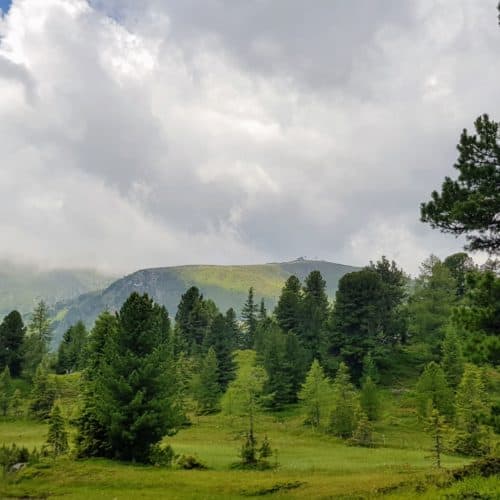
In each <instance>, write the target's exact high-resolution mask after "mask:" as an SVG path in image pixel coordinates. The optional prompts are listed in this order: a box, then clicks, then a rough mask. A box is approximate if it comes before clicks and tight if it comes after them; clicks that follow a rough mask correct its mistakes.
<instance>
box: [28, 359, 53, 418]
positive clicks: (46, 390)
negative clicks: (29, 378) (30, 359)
mask: <svg viewBox="0 0 500 500" xmlns="http://www.w3.org/2000/svg"><path fill="white" fill-rule="evenodd" d="M55 399H56V387H55V384H54V381H53V380H52V379H51V378H50V377H49V372H48V369H47V367H46V366H45V363H40V364H39V365H38V368H37V369H36V372H35V376H34V378H33V387H32V389H31V398H30V406H29V409H30V413H31V414H32V415H33V416H34V417H36V418H38V419H39V420H45V419H47V418H48V417H49V416H50V411H51V409H52V405H53V404H54V401H55Z"/></svg>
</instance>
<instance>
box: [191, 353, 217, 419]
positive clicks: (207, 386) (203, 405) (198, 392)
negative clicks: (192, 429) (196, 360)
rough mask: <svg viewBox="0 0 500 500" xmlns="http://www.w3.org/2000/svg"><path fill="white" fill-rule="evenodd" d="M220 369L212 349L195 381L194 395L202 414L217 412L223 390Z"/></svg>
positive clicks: (204, 359)
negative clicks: (220, 381)
mask: <svg viewBox="0 0 500 500" xmlns="http://www.w3.org/2000/svg"><path fill="white" fill-rule="evenodd" d="M218 379H219V368H218V366H217V356H216V354H215V351H214V348H213V347H210V348H209V349H208V352H207V354H206V356H205V357H204V358H203V360H202V361H201V365H200V370H199V373H197V374H195V377H194V380H193V395H194V398H195V401H196V403H197V411H198V413H200V414H208V413H213V412H215V411H216V410H217V406H218V403H219V398H220V395H221V388H220V385H219V381H218Z"/></svg>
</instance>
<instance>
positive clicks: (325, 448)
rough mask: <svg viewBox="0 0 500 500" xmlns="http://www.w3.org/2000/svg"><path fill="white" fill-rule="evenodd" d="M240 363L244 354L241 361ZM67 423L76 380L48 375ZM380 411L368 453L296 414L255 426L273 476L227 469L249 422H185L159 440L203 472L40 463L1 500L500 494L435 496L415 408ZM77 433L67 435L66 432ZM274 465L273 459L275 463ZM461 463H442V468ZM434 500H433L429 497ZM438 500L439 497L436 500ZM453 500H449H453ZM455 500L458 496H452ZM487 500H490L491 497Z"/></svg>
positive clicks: (39, 434) (4, 488)
mask: <svg viewBox="0 0 500 500" xmlns="http://www.w3.org/2000/svg"><path fill="white" fill-rule="evenodd" d="M239 355H240V361H241V362H245V352H242V353H239ZM55 378H56V380H57V385H58V388H59V396H60V399H59V400H60V404H61V407H62V409H63V412H64V415H65V416H66V418H67V420H68V421H71V419H72V418H73V417H74V416H75V412H76V406H77V403H76V402H77V392H78V382H79V375H78V374H71V375H64V376H55ZM382 400H383V408H384V411H383V413H382V416H381V419H380V421H379V422H377V423H376V424H375V438H376V442H377V444H378V446H377V447H375V448H369V449H367V448H358V447H351V446H347V445H346V444H345V443H344V442H342V441H341V440H339V439H337V438H334V437H332V436H329V435H327V434H325V433H322V432H319V431H314V430H313V429H311V428H310V427H307V426H304V425H303V415H302V414H301V409H300V408H299V407H290V408H288V409H287V410H286V411H283V412H281V413H274V414H270V413H264V414H261V415H259V416H258V417H257V419H256V423H255V430H256V435H257V438H258V439H259V440H262V439H263V438H264V436H266V435H267V436H268V438H269V440H270V442H271V446H272V448H273V449H277V450H278V451H277V461H278V463H279V465H278V467H276V468H273V469H271V470H266V471H244V470H237V469H233V468H232V465H233V464H234V463H235V462H236V461H237V459H238V451H239V449H240V447H241V444H242V441H243V437H244V433H245V429H246V425H247V422H246V421H245V419H244V418H242V417H236V416H224V415H220V414H218V415H211V416H195V415H192V416H191V420H192V425H191V426H189V427H186V428H183V429H181V430H180V431H179V432H178V433H177V434H176V435H174V436H172V437H166V438H165V439H164V440H163V442H164V443H165V444H170V445H171V446H172V447H173V448H174V451H175V452H176V453H177V454H178V455H182V454H184V455H194V456H196V457H197V458H198V459H199V460H200V461H201V462H203V463H204V464H206V465H207V467H208V470H205V471H185V470H178V469H175V468H174V469H162V468H156V467H147V466H139V465H134V464H124V463H118V462H114V461H110V460H102V459H94V460H71V459H69V458H61V459H57V460H52V459H44V460H43V461H42V462H40V463H39V464H36V465H33V466H30V467H28V468H26V469H25V470H23V471H21V472H20V473H17V474H7V475H6V476H5V477H4V479H3V480H2V481H0V498H12V497H14V498H30V497H31V498H33V497H35V498H48V497H50V498H65V499H93V498H96V499H100V498H103V499H105V498H106V499H114V498H116V499H129V498H130V499H135V498H146V499H153V498H154V499H157V498H167V499H227V498H230V499H231V498H258V497H261V496H263V497H265V498H273V499H274V498H297V499H326V498H358V499H359V498H372V497H374V498H377V497H380V496H384V497H386V496H387V497H389V498H440V497H439V496H438V495H441V493H442V492H444V491H448V490H449V492H450V494H453V495H455V494H460V492H461V491H462V490H461V489H460V488H462V489H463V491H465V489H466V488H470V491H473V490H474V491H479V492H480V493H482V492H486V493H485V494H489V493H488V492H489V491H498V490H499V488H498V483H497V482H494V481H493V480H491V479H489V480H487V479H485V480H481V479H477V480H476V479H475V478H472V479H468V480H467V481H465V482H463V483H460V484H453V485H451V486H447V488H446V489H443V490H441V489H440V490H438V489H436V487H435V486H434V485H433V481H429V477H432V478H434V477H435V476H437V477H439V476H440V475H439V474H438V473H437V471H436V470H435V469H434V468H433V467H432V465H431V459H430V457H429V455H430V453H429V448H430V440H429V438H428V437H427V436H426V435H425V434H424V433H423V432H422V430H421V429H422V425H421V424H420V423H419V422H418V419H417V416H416V414H415V411H414V410H413V409H412V401H411V393H408V392H405V391H390V390H384V391H382ZM70 430H71V432H72V434H74V429H70ZM46 435H47V424H44V423H39V422H34V421H31V420H27V419H19V420H17V421H15V420H13V419H4V420H0V444H4V443H5V444H11V443H16V444H17V445H20V446H22V445H24V446H27V447H28V448H33V447H35V446H36V447H37V448H38V449H40V447H41V446H42V445H43V443H44V442H45V439H46ZM275 460H276V458H275V457H273V458H271V460H270V461H271V462H272V463H274V462H275ZM467 461H468V460H466V459H463V458H461V457H456V456H444V457H443V465H444V466H445V468H448V469H450V468H455V467H458V466H460V465H462V464H464V463H465V462H467ZM421 485H424V486H425V487H422V486H421ZM433 495H434V496H433ZM443 498H444V497H443ZM450 498H454V497H450ZM457 498H458V497H457ZM486 498H495V497H494V496H490V497H486Z"/></svg>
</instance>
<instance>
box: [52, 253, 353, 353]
mask: <svg viewBox="0 0 500 500" xmlns="http://www.w3.org/2000/svg"><path fill="white" fill-rule="evenodd" d="M358 269H359V268H356V267H352V266H345V265H342V264H334V263H331V262H325V261H311V260H304V259H298V260H296V261H292V262H285V263H272V264H259V265H248V266H243V265H242V266H216V265H193V266H178V267H163V268H154V269H144V270H141V271H137V272H135V273H132V274H130V275H128V276H125V277H123V278H121V279H119V280H117V281H115V282H114V283H112V284H111V285H110V286H108V287H107V288H106V289H105V290H102V291H94V292H91V293H86V294H84V295H81V296H79V297H77V298H76V299H73V300H70V301H67V302H65V303H60V304H58V305H57V306H56V310H55V314H56V321H55V325H54V326H55V335H54V337H55V338H54V341H55V342H56V343H57V342H58V340H59V339H60V338H61V336H62V334H63V333H64V331H65V330H66V329H67V328H69V326H71V325H72V324H74V323H76V322H77V321H79V320H82V321H84V323H85V324H86V325H87V326H88V327H91V326H92V324H93V322H94V320H95V318H96V317H97V315H98V314H99V313H100V312H101V311H103V310H105V309H108V310H110V311H115V310H118V309H119V308H120V307H121V305H122V304H123V302H124V301H125V300H126V299H127V297H128V296H129V295H130V294H131V293H132V292H139V293H148V294H149V295H150V296H151V297H153V298H154V300H155V301H156V302H158V303H159V304H162V305H164V306H165V307H166V308H167V310H168V312H169V314H170V315H171V316H174V315H175V312H176V309H177V304H178V303H179V300H180V297H181V295H182V294H183V293H184V292H185V291H186V290H187V289H188V288H189V287H191V286H197V287H198V288H199V289H200V291H201V292H202V293H203V294H204V296H205V297H206V298H210V299H212V300H213V301H214V302H215V303H216V304H217V306H218V307H219V308H220V309H221V310H223V311H225V310H227V309H229V308H230V307H233V308H234V309H235V310H236V311H237V312H238V313H239V312H240V310H241V307H242V305H243V303H244V301H245V299H246V296H247V293H248V289H249V287H251V286H252V287H253V288H254V292H255V296H256V298H257V300H259V301H260V299H261V298H263V299H264V300H265V303H266V306H267V307H268V308H269V309H272V308H273V307H274V305H275V304H276V301H277V298H278V296H279V294H280V291H281V288H282V286H283V284H284V282H285V280H286V279H287V277H288V276H290V275H292V274H295V275H296V276H297V277H298V278H300V279H301V280H304V278H305V277H306V276H307V275H308V274H309V273H310V272H311V271H314V270H319V271H320V272H321V274H322V275H323V277H324V278H325V279H326V281H327V291H328V295H329V296H330V297H331V298H333V297H334V295H335V291H336V289H337V284H338V281H339V279H340V278H341V277H342V276H343V275H344V274H346V273H349V272H353V271H356V270H358Z"/></svg>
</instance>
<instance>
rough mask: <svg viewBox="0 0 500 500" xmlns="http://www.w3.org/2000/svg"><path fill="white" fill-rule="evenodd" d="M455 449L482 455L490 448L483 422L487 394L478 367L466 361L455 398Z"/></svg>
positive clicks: (486, 406) (486, 407) (486, 411)
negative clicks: (467, 363)
mask: <svg viewBox="0 0 500 500" xmlns="http://www.w3.org/2000/svg"><path fill="white" fill-rule="evenodd" d="M455 407H456V435H455V439H454V448H455V451H457V452H459V453H463V454H464V455H483V454H486V453H487V452H488V451H489V444H488V439H487V435H488V434H487V429H486V428H485V426H484V425H483V422H484V421H485V420H486V416H487V415H488V414H489V410H490V409H489V405H488V401H487V394H486V391H485V389H484V384H483V380H482V376H481V371H480V369H479V368H477V367H476V366H474V365H467V366H466V367H465V370H464V374H463V376H462V380H461V382H460V384H459V386H458V389H457V394H456V398H455Z"/></svg>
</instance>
